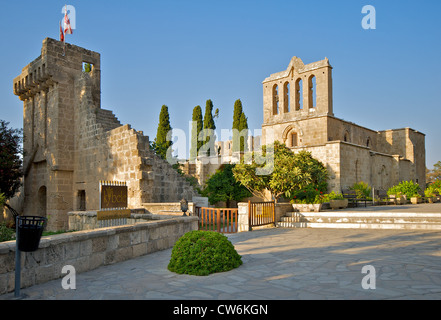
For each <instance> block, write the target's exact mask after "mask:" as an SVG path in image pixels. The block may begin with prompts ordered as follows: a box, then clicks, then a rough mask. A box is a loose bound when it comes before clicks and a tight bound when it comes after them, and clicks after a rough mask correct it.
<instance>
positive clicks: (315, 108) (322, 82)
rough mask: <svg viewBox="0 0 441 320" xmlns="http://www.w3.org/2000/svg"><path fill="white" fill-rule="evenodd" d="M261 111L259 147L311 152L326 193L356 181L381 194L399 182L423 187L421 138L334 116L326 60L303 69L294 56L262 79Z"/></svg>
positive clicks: (414, 133) (409, 132) (417, 134)
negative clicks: (324, 171) (325, 176)
mask: <svg viewBox="0 0 441 320" xmlns="http://www.w3.org/2000/svg"><path fill="white" fill-rule="evenodd" d="M355 103H356V102H354V104H355ZM263 108H264V109H263V110H264V121H263V125H262V140H263V144H265V143H269V142H271V141H273V140H279V141H281V142H284V143H285V144H286V145H287V146H288V147H290V148H291V149H292V150H293V151H294V152H298V151H299V150H308V151H311V152H312V155H313V156H314V157H316V158H317V159H319V160H320V161H322V162H323V163H324V164H325V165H326V166H327V168H328V170H329V173H330V178H329V189H330V190H329V191H331V190H334V191H337V192H341V191H342V190H344V189H347V188H348V187H350V186H352V185H353V184H354V183H356V182H360V181H365V182H367V183H369V185H371V186H373V187H375V188H376V189H384V190H387V189H388V188H389V187H391V186H393V185H395V184H397V183H399V182H400V181H403V180H413V181H414V182H417V183H419V184H420V186H422V187H423V188H424V186H425V182H426V178H425V169H426V162H425V153H426V151H425V135H424V134H423V133H421V132H418V131H416V130H413V129H411V128H403V129H393V130H385V131H375V130H371V129H368V128H365V127H362V126H359V125H357V124H355V123H352V122H348V121H345V120H342V119H339V118H337V117H335V116H334V106H333V98H332V67H331V65H330V64H329V60H328V59H327V58H325V59H324V60H322V61H318V62H314V63H310V64H307V65H305V64H304V63H303V62H302V60H301V59H299V58H297V57H293V58H292V59H291V61H290V63H289V65H288V68H287V69H286V70H284V71H281V72H278V73H275V74H272V75H271V76H269V77H268V78H266V79H265V80H264V81H263Z"/></svg>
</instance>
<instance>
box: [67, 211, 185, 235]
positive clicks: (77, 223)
mask: <svg viewBox="0 0 441 320" xmlns="http://www.w3.org/2000/svg"><path fill="white" fill-rule="evenodd" d="M145 212H146V211H145V210H144V209H135V210H133V209H132V214H131V217H130V218H126V219H115V220H108V221H109V222H108V224H107V225H104V226H100V222H99V221H98V220H97V215H98V212H97V211H96V210H91V211H72V212H68V214H67V215H68V219H69V230H71V231H84V230H94V229H98V228H102V227H112V226H121V225H130V224H135V223H139V222H148V221H153V220H167V219H174V218H177V217H178V216H177V215H172V214H168V215H167V214H151V213H145ZM179 216H182V212H181V213H180V214H179Z"/></svg>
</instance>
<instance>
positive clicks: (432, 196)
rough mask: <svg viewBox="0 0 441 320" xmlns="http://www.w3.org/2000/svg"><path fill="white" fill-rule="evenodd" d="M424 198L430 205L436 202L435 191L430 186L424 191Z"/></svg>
mask: <svg viewBox="0 0 441 320" xmlns="http://www.w3.org/2000/svg"><path fill="white" fill-rule="evenodd" d="M424 196H425V197H426V199H427V201H428V202H429V203H434V202H435V201H436V197H435V190H434V189H433V188H431V187H430V186H429V187H428V188H427V189H426V190H424Z"/></svg>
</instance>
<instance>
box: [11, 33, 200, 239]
mask: <svg viewBox="0 0 441 320" xmlns="http://www.w3.org/2000/svg"><path fill="white" fill-rule="evenodd" d="M63 52H64V53H63ZM86 63H87V64H88V65H90V66H91V70H90V72H86V71H85V69H84V64H86ZM100 76H101V69H100V54H99V53H96V52H93V51H90V50H86V49H84V48H81V47H78V46H74V45H70V44H66V47H65V50H63V43H62V42H59V41H56V40H54V39H50V38H46V39H45V40H44V41H43V46H42V49H41V55H40V56H39V57H38V58H37V59H35V60H34V61H32V62H31V63H30V64H29V65H27V66H26V67H25V68H23V70H22V73H21V75H20V76H18V77H17V78H15V79H14V84H13V86H14V94H16V95H17V96H19V98H20V100H22V101H23V131H24V142H23V149H24V161H23V162H24V172H25V178H24V194H25V197H24V199H25V200H24V209H23V210H24V214H25V215H39V216H47V217H48V218H49V223H48V228H49V229H50V230H61V229H65V228H67V222H68V219H67V212H69V211H73V210H97V209H99V181H100V180H108V181H125V182H127V185H128V189H129V190H128V191H129V207H131V208H138V207H141V206H142V204H143V203H151V202H174V201H179V200H180V199H182V197H183V196H184V197H186V198H187V199H188V200H191V199H192V196H193V194H195V192H194V191H193V188H192V187H191V186H190V185H189V184H188V183H187V182H186V181H185V179H183V178H182V177H181V176H180V175H179V174H178V173H177V172H176V171H175V170H174V169H173V168H172V167H171V166H170V165H169V164H168V163H167V162H166V161H165V160H163V159H161V158H159V157H158V156H156V155H155V154H154V152H153V151H151V150H150V149H149V138H148V137H147V136H144V135H143V133H142V132H140V131H136V130H134V129H132V128H131V127H130V125H121V123H120V122H119V121H118V119H117V118H116V117H115V116H114V115H113V113H112V112H111V111H109V110H104V109H101V102H100V96H101V84H100V83H101V77H100Z"/></svg>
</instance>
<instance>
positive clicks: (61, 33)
mask: <svg viewBox="0 0 441 320" xmlns="http://www.w3.org/2000/svg"><path fill="white" fill-rule="evenodd" d="M60 41H61V42H64V31H63V28H62V27H61V21H60Z"/></svg>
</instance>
